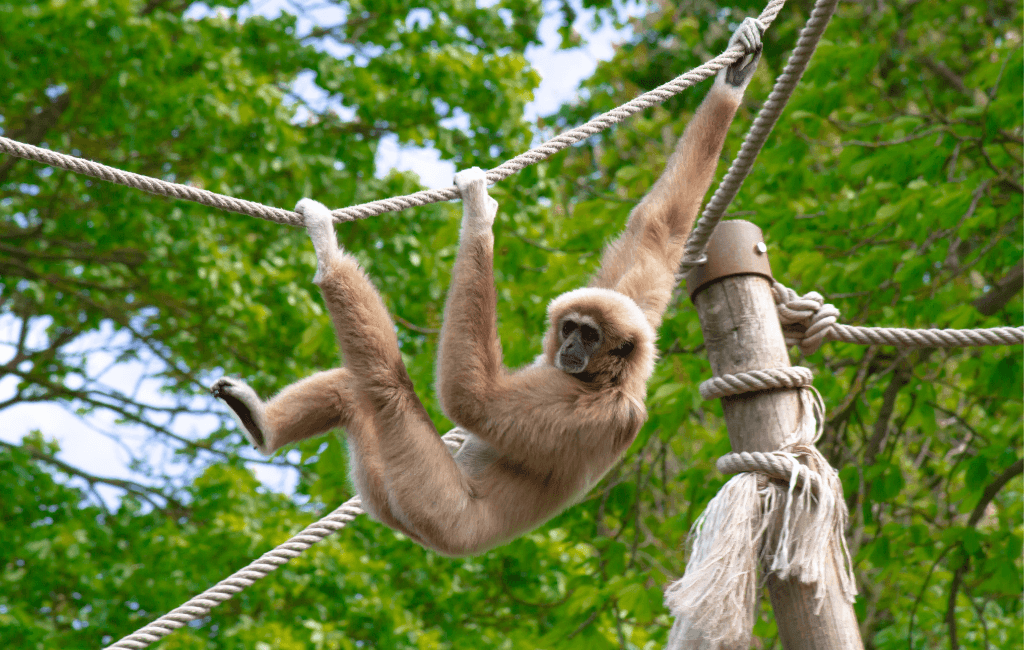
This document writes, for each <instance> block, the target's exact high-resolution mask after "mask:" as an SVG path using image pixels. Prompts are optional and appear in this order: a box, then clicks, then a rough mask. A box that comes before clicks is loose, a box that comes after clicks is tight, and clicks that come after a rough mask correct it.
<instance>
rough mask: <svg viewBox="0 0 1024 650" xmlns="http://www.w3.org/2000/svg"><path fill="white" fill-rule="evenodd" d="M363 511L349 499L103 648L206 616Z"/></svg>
mask: <svg viewBox="0 0 1024 650" xmlns="http://www.w3.org/2000/svg"><path fill="white" fill-rule="evenodd" d="M442 440H444V443H445V444H446V445H447V446H448V450H449V451H451V452H452V453H454V452H455V451H456V450H458V448H459V447H460V446H461V445H462V443H463V441H464V440H465V436H464V434H463V433H462V431H461V430H460V429H452V430H451V431H449V432H448V433H446V434H445V435H444V437H443V438H442ZM363 512H364V510H363V509H362V507H361V502H360V501H359V497H353V498H351V499H349V500H348V501H346V502H345V503H343V504H342V505H341V506H340V507H339V508H338V509H336V510H335V511H334V512H332V513H331V514H329V515H327V516H326V517H324V518H323V519H321V520H320V521H318V522H316V523H314V524H310V525H309V526H307V527H306V528H305V529H304V530H303V531H302V532H300V533H299V534H298V535H296V536H295V537H292V538H291V539H289V540H288V541H287V542H285V543H283V544H281V545H279V546H278V547H277V548H275V549H274V550H272V551H269V552H267V553H264V554H263V555H262V556H260V557H259V558H258V559H257V560H255V561H253V562H252V563H251V564H250V565H249V566H247V567H245V568H244V569H241V570H240V571H236V572H235V573H234V574H232V575H231V576H230V577H228V578H225V579H224V580H221V581H220V582H218V583H217V584H215V585H214V586H212V587H210V588H209V589H207V590H206V591H204V592H203V593H201V594H199V595H198V596H195V597H194V598H192V599H191V600H189V601H188V602H187V603H185V604H184V605H181V606H180V607H177V608H175V609H173V610H171V611H170V612H168V613H166V614H164V615H163V616H161V617H160V618H158V619H157V620H155V621H153V622H152V623H150V624H148V625H146V626H145V627H143V628H141V629H140V630H138V631H136V632H133V633H132V634H129V635H128V636H126V637H124V638H123V639H121V640H119V641H118V642H117V643H114V644H113V645H109V646H107V647H106V648H105V650H141V648H145V647H146V646H148V645H150V644H151V643H156V642H157V641H159V640H160V639H162V638H163V637H165V636H167V635H168V634H170V633H171V632H173V631H175V630H177V629H178V628H180V627H183V626H185V625H187V624H188V623H189V621H194V620H196V619H199V618H202V617H204V616H206V615H207V614H209V613H210V610H211V609H213V608H214V607H216V606H217V605H220V604H221V603H223V602H224V601H225V600H228V599H230V598H231V597H232V596H234V595H235V594H237V593H238V592H240V591H242V590H243V589H245V588H247V587H249V586H251V585H252V584H253V583H254V582H256V581H257V580H259V579H260V578H264V577H266V576H267V574H269V573H270V572H271V571H273V570H274V569H276V568H277V567H279V566H281V565H282V564H287V563H288V561H289V560H292V559H294V558H296V557H298V556H299V555H300V554H301V553H302V552H303V551H305V550H306V549H308V548H309V547H310V546H312V545H313V544H316V543H317V542H319V541H322V540H323V539H324V538H325V537H327V536H328V535H330V534H331V533H335V532H337V531H339V530H341V529H342V528H344V527H345V526H347V525H348V524H349V522H351V521H353V520H354V519H355V518H356V517H358V516H359V515H361V514H363Z"/></svg>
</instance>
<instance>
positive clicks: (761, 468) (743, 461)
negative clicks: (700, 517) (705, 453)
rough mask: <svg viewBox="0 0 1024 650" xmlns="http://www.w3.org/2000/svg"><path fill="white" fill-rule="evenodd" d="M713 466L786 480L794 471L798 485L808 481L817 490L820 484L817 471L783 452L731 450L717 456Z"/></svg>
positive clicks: (727, 470) (734, 472)
mask: <svg viewBox="0 0 1024 650" xmlns="http://www.w3.org/2000/svg"><path fill="white" fill-rule="evenodd" d="M715 467H717V468H718V471H719V472H721V473H723V474H739V473H740V472H757V473H759V474H764V475H766V476H770V477H772V478H776V479H779V480H782V481H787V482H788V481H791V480H793V478H792V477H793V474H794V473H795V474H796V476H797V478H796V485H797V486H798V487H799V486H801V485H803V484H804V483H805V482H809V483H810V487H811V489H812V490H813V491H815V492H817V491H818V490H819V489H820V486H821V477H820V476H819V475H818V473H817V472H815V471H814V470H812V469H811V468H810V467H808V466H807V465H804V464H802V463H801V462H800V461H798V460H797V459H796V457H795V456H794V455H793V454H789V453H785V452H778V451H776V452H772V453H764V452H761V451H741V452H739V453H736V452H732V453H728V454H726V455H724V456H722V457H721V458H719V459H718V462H717V463H715Z"/></svg>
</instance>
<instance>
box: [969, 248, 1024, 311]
mask: <svg viewBox="0 0 1024 650" xmlns="http://www.w3.org/2000/svg"><path fill="white" fill-rule="evenodd" d="M1022 287H1024V260H1021V261H1020V262H1017V265H1016V266H1014V267H1013V268H1012V269H1011V270H1010V272H1009V273H1007V274H1006V277H1004V278H1003V279H1002V280H1000V281H998V282H996V285H995V286H994V287H992V290H991V291H989V292H988V293H986V294H983V295H982V296H981V297H980V298H978V299H976V300H975V301H974V302H972V303H971V304H972V305H974V308H975V309H977V310H978V311H979V312H981V313H982V314H983V315H985V316H991V315H993V314H995V313H996V312H998V311H999V310H1000V309H1002V308H1003V307H1005V306H1006V303H1008V302H1010V300H1012V299H1013V297H1014V296H1015V295H1017V292H1018V291H1020V290H1021V288H1022Z"/></svg>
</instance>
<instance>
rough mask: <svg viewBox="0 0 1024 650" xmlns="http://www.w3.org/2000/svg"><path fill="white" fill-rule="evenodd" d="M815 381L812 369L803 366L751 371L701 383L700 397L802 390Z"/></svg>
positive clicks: (715, 397)
mask: <svg viewBox="0 0 1024 650" xmlns="http://www.w3.org/2000/svg"><path fill="white" fill-rule="evenodd" d="M813 379H814V375H813V373H811V370H810V368H804V367H803V366H793V367H792V368H769V369H767V370H751V371H750V372H738V373H736V374H735V375H722V376H720V377H712V378H711V379H708V380H706V381H703V382H701V384H700V396H701V397H703V398H704V399H718V398H720V397H728V396H730V395H740V394H742V393H750V392H753V391H756V390H771V389H773V388H800V387H801V386H810V385H811V381H812V380H813Z"/></svg>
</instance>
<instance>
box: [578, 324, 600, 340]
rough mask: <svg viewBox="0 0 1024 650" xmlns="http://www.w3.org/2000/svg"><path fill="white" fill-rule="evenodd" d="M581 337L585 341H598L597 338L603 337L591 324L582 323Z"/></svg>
mask: <svg viewBox="0 0 1024 650" xmlns="http://www.w3.org/2000/svg"><path fill="white" fill-rule="evenodd" d="M580 337H581V338H582V339H583V342H584V343H597V340H598V339H600V338H601V334H600V333H599V332H598V331H597V328H595V327H591V326H590V325H581V326H580Z"/></svg>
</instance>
